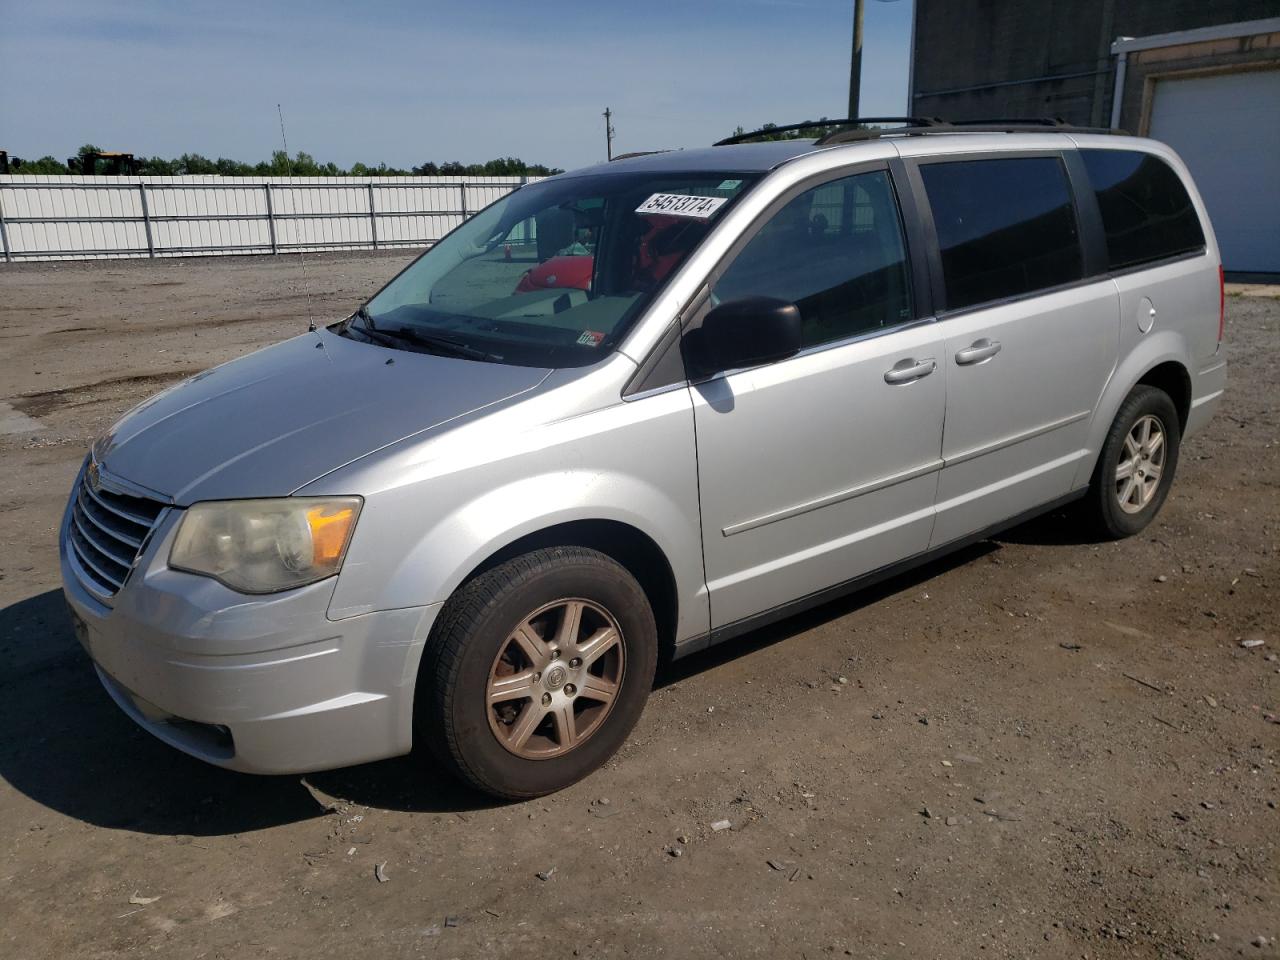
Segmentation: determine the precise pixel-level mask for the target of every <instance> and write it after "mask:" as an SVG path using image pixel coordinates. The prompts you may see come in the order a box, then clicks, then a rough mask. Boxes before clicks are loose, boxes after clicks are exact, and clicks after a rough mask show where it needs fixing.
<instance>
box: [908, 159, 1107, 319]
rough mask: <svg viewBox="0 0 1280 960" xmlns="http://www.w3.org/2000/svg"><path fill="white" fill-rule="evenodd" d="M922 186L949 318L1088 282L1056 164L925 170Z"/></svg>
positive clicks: (962, 164)
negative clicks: (929, 210)
mask: <svg viewBox="0 0 1280 960" xmlns="http://www.w3.org/2000/svg"><path fill="white" fill-rule="evenodd" d="M920 178H921V179H922V180H923V181H924V189H925V193H926V195H927V196H928V198H929V206H930V207H931V208H932V210H933V223H934V227H935V229H936V230H937V234H938V248H939V251H940V252H941V254H942V277H943V282H944V283H945V285H946V308H947V309H948V310H959V309H962V308H964V307H971V306H974V305H975V304H980V303H989V302H991V301H993V300H1004V299H1007V298H1009V297H1016V296H1021V295H1023V294H1028V293H1034V292H1035V291H1037V290H1044V289H1048V288H1050V287H1056V286H1060V285H1062V284H1064V283H1070V282H1072V281H1073V280H1079V279H1080V278H1081V277H1082V276H1083V275H1084V268H1083V260H1082V252H1081V248H1080V238H1079V233H1078V231H1077V228H1076V216H1075V208H1074V206H1073V204H1072V198H1071V189H1070V186H1069V184H1068V181H1067V171H1066V169H1065V167H1064V166H1063V164H1062V161H1061V160H1059V159H1058V158H1056V157H1008V158H1000V159H992V160H961V161H946V162H942V163H926V164H921V166H920Z"/></svg>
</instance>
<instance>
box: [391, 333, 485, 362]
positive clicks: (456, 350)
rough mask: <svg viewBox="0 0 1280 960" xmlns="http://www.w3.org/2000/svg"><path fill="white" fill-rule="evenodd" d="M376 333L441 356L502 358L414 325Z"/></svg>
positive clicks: (469, 358) (477, 358) (471, 358)
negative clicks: (426, 331)
mask: <svg viewBox="0 0 1280 960" xmlns="http://www.w3.org/2000/svg"><path fill="white" fill-rule="evenodd" d="M377 333H378V334H379V335H380V336H383V337H388V338H390V339H392V340H401V341H404V342H407V343H412V344H414V345H415V346H419V347H424V348H426V349H427V350H429V351H430V352H431V353H437V354H440V355H441V356H447V357H465V358H466V359H468V360H488V361H490V362H492V361H497V360H501V359H502V357H500V356H499V355H498V354H496V353H490V352H489V351H487V350H481V349H480V348H479V347H473V346H471V345H470V344H469V343H463V342H462V341H461V340H454V339H452V338H451V337H442V336H440V335H439V334H437V333H424V332H423V331H421V330H419V329H417V328H416V327H397V328H396V329H395V330H383V329H381V328H378V329H377Z"/></svg>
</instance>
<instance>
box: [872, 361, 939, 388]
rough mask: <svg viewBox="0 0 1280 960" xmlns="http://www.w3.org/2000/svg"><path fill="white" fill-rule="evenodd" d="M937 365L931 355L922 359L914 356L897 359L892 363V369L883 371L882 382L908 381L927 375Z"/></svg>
mask: <svg viewBox="0 0 1280 960" xmlns="http://www.w3.org/2000/svg"><path fill="white" fill-rule="evenodd" d="M937 367H938V364H937V363H936V362H935V361H934V359H933V357H926V358H925V359H924V360H916V359H915V358H914V357H912V358H910V359H907V360H899V361H898V362H897V363H895V364H894V365H893V367H892V369H890V370H886V371H885V374H884V382H885V383H910V382H911V381H912V380H919V379H920V378H921V377H927V376H928V375H929V374H931V373H933V371H934V370H936V369H937Z"/></svg>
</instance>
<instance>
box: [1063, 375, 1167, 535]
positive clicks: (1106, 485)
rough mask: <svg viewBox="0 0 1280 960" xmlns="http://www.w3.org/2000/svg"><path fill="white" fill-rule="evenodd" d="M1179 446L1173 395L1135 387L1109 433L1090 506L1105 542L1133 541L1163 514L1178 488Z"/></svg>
mask: <svg viewBox="0 0 1280 960" xmlns="http://www.w3.org/2000/svg"><path fill="white" fill-rule="evenodd" d="M1180 440H1181V431H1180V426H1179V422H1178V411H1177V410H1176V409H1175V408H1174V405H1173V401H1172V400H1171V399H1170V398H1169V395H1168V394H1167V393H1165V392H1164V391H1163V390H1160V389H1158V388H1156V387H1151V386H1147V385H1146V384H1139V385H1138V386H1136V387H1134V388H1133V391H1132V392H1131V393H1130V394H1129V396H1128V397H1126V398H1125V401H1124V403H1123V404H1121V405H1120V410H1119V412H1118V413H1117V414H1116V418H1115V421H1114V422H1113V423H1112V425H1111V430H1110V431H1108V433H1107V438H1106V441H1105V442H1104V443H1103V446H1102V453H1101V454H1100V456H1099V457H1098V466H1097V468H1096V469H1095V471H1094V475H1093V483H1092V485H1091V487H1090V489H1089V497H1088V500H1087V501H1086V508H1087V509H1088V511H1089V512H1090V513H1091V514H1092V519H1093V520H1094V522H1095V523H1096V525H1097V526H1098V528H1099V530H1100V532H1101V533H1102V534H1103V535H1104V536H1107V537H1111V538H1113V539H1118V538H1120V537H1130V536H1133V535H1134V534H1135V533H1138V532H1139V531H1140V530H1142V529H1143V528H1144V527H1145V526H1146V525H1147V524H1148V523H1150V522H1151V521H1152V520H1153V519H1154V518H1155V515H1156V514H1157V513H1159V512H1160V508H1161V507H1162V506H1163V505H1164V501H1165V498H1166V497H1167V496H1168V495H1169V487H1170V486H1171V485H1172V484H1173V474H1174V471H1175V470H1176V469H1177V466H1178V451H1179V447H1180Z"/></svg>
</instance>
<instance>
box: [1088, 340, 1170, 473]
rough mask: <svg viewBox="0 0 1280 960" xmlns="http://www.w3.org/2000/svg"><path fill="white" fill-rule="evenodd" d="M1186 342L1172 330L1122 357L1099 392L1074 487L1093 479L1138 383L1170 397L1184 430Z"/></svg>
mask: <svg viewBox="0 0 1280 960" xmlns="http://www.w3.org/2000/svg"><path fill="white" fill-rule="evenodd" d="M1188 356H1189V352H1188V349H1187V342H1186V339H1185V338H1184V337H1183V336H1182V334H1180V333H1178V332H1177V331H1174V330H1165V331H1161V332H1159V333H1153V334H1152V335H1150V336H1148V337H1146V338H1144V339H1143V340H1142V342H1141V343H1140V344H1138V346H1137V347H1136V348H1135V349H1134V350H1132V351H1130V353H1129V354H1128V355H1127V356H1124V357H1122V358H1121V360H1120V363H1119V364H1118V365H1117V367H1116V369H1115V371H1114V372H1113V373H1112V375H1111V379H1110V380H1109V381H1108V382H1107V386H1106V387H1105V388H1104V389H1103V391H1102V396H1101V397H1100V398H1099V400H1098V405H1097V408H1096V409H1095V411H1094V417H1093V420H1092V422H1091V425H1090V428H1089V439H1088V450H1089V456H1088V457H1086V458H1085V459H1084V460H1083V461H1081V463H1080V467H1079V469H1078V470H1077V472H1076V476H1075V481H1074V484H1073V486H1074V487H1083V486H1085V485H1086V484H1088V483H1089V482H1090V480H1091V478H1092V477H1093V471H1094V468H1095V467H1096V466H1097V462H1098V457H1099V455H1100V454H1101V453H1102V444H1103V442H1104V441H1105V439H1106V436H1107V431H1109V430H1110V429H1111V424H1112V423H1113V422H1114V421H1115V418H1116V413H1117V412H1118V411H1119V410H1120V404H1122V403H1124V400H1125V397H1127V396H1129V394H1130V393H1131V392H1132V391H1133V388H1134V387H1136V386H1138V385H1139V384H1146V385H1148V386H1154V387H1157V388H1158V389H1160V390H1163V391H1164V392H1165V393H1167V394H1169V396H1170V398H1171V399H1172V400H1173V405H1174V407H1175V408H1176V409H1177V411H1178V421H1179V422H1178V427H1179V430H1180V431H1184V430H1185V428H1186V425H1187V418H1188V417H1189V416H1190V412H1191V374H1190V371H1189V368H1188V365H1187V357H1188Z"/></svg>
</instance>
